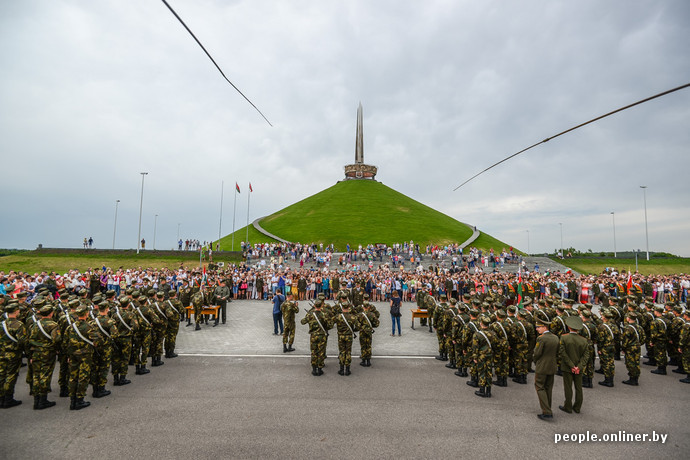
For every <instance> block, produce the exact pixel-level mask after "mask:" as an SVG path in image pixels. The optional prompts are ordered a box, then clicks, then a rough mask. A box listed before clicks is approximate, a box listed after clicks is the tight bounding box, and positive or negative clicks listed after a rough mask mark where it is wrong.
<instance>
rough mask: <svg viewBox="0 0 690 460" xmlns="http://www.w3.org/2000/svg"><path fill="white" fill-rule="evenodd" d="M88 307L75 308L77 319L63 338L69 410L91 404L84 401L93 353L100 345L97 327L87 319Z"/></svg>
mask: <svg viewBox="0 0 690 460" xmlns="http://www.w3.org/2000/svg"><path fill="white" fill-rule="evenodd" d="M88 313H89V309H88V307H86V306H85V305H82V306H80V307H79V308H77V311H76V314H77V320H76V321H75V322H73V323H72V326H71V327H70V328H69V329H68V330H67V331H68V332H67V335H66V337H65V340H67V341H68V343H69V344H68V345H67V353H68V354H69V396H70V401H71V402H70V406H69V408H70V410H81V409H83V408H85V407H89V406H90V405H91V403H90V402H87V401H84V396H86V390H87V388H88V386H89V382H90V380H91V371H92V368H93V353H94V350H95V347H96V346H97V344H98V345H100V343H99V342H98V340H99V336H98V332H97V329H98V328H97V327H96V326H95V325H94V324H93V322H90V321H87V318H88Z"/></svg>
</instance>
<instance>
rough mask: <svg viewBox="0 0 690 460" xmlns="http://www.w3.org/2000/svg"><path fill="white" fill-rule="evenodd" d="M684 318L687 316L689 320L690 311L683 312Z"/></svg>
mask: <svg viewBox="0 0 690 460" xmlns="http://www.w3.org/2000/svg"><path fill="white" fill-rule="evenodd" d="M683 316H687V317H688V318H690V309H688V310H685V311H684V312H683Z"/></svg>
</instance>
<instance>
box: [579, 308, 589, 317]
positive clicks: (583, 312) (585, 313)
mask: <svg viewBox="0 0 690 460" xmlns="http://www.w3.org/2000/svg"><path fill="white" fill-rule="evenodd" d="M580 314H581V315H582V316H584V317H585V318H591V317H592V312H591V311H589V310H582V312H580Z"/></svg>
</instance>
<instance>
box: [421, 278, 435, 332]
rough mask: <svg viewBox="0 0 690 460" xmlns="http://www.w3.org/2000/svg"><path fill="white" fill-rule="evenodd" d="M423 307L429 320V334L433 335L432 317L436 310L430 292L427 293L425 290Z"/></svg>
mask: <svg viewBox="0 0 690 460" xmlns="http://www.w3.org/2000/svg"><path fill="white" fill-rule="evenodd" d="M424 307H425V308H426V311H427V318H428V320H429V332H431V333H433V332H434V328H433V326H434V323H433V317H434V310H435V309H436V300H435V299H434V296H433V295H432V294H431V292H427V290H426V289H425V290H424Z"/></svg>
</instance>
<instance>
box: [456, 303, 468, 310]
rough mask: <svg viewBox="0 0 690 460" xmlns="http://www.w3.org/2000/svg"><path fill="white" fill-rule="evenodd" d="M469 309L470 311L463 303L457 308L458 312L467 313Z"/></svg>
mask: <svg viewBox="0 0 690 460" xmlns="http://www.w3.org/2000/svg"><path fill="white" fill-rule="evenodd" d="M469 309H470V307H468V306H467V305H465V304H464V303H461V304H460V305H459V306H458V310H460V311H468V310H469Z"/></svg>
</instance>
